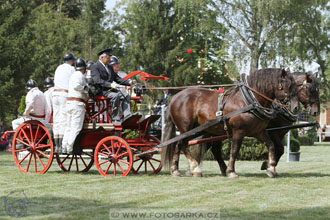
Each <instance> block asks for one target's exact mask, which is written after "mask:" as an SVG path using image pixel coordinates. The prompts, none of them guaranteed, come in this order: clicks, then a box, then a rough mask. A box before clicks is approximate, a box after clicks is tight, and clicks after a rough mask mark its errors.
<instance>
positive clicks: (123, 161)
mask: <svg viewBox="0 0 330 220" xmlns="http://www.w3.org/2000/svg"><path fill="white" fill-rule="evenodd" d="M118 161H120V162H122V163H126V164H129V162H127V161H125V160H118Z"/></svg>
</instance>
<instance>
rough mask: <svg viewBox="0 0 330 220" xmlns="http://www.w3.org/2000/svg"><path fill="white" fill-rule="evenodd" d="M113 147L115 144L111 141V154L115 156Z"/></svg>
mask: <svg viewBox="0 0 330 220" xmlns="http://www.w3.org/2000/svg"><path fill="white" fill-rule="evenodd" d="M114 145H115V143H114V142H113V140H111V149H112V153H113V154H115V149H114Z"/></svg>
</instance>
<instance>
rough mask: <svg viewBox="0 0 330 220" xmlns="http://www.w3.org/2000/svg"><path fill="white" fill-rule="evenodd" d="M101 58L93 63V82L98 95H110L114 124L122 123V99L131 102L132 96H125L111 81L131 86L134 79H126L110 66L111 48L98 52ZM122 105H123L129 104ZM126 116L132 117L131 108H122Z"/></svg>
mask: <svg viewBox="0 0 330 220" xmlns="http://www.w3.org/2000/svg"><path fill="white" fill-rule="evenodd" d="M98 56H99V60H98V61H97V62H96V63H95V64H93V66H92V68H91V77H92V80H93V84H94V85H95V86H96V88H97V90H98V94H97V95H102V96H105V97H108V98H109V99H110V100H111V103H112V120H113V123H114V124H119V123H121V117H120V112H119V108H120V105H119V104H120V101H122V102H125V103H127V104H128V106H129V104H130V98H129V96H128V97H125V96H124V95H123V94H122V93H121V92H120V91H119V90H117V89H114V88H111V83H112V82H116V83H118V84H120V85H125V86H131V83H132V80H130V79H128V80H125V79H123V78H121V77H120V76H118V75H117V74H116V73H114V71H113V69H112V68H111V66H109V63H110V58H111V49H105V50H102V51H100V52H99V53H98ZM127 104H126V105H122V106H127ZM122 111H123V114H124V118H128V117H130V115H131V113H130V109H129V108H126V109H122Z"/></svg>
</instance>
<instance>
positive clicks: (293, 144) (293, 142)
mask: <svg viewBox="0 0 330 220" xmlns="http://www.w3.org/2000/svg"><path fill="white" fill-rule="evenodd" d="M299 150H300V143H299V141H298V140H297V139H295V138H293V137H291V139H290V152H299Z"/></svg>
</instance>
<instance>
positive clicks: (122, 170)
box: [117, 163, 125, 173]
mask: <svg viewBox="0 0 330 220" xmlns="http://www.w3.org/2000/svg"><path fill="white" fill-rule="evenodd" d="M117 164H118V167H119V169H121V172H123V173H125V170H124V169H123V168H122V167H121V166H120V164H119V163H117Z"/></svg>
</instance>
